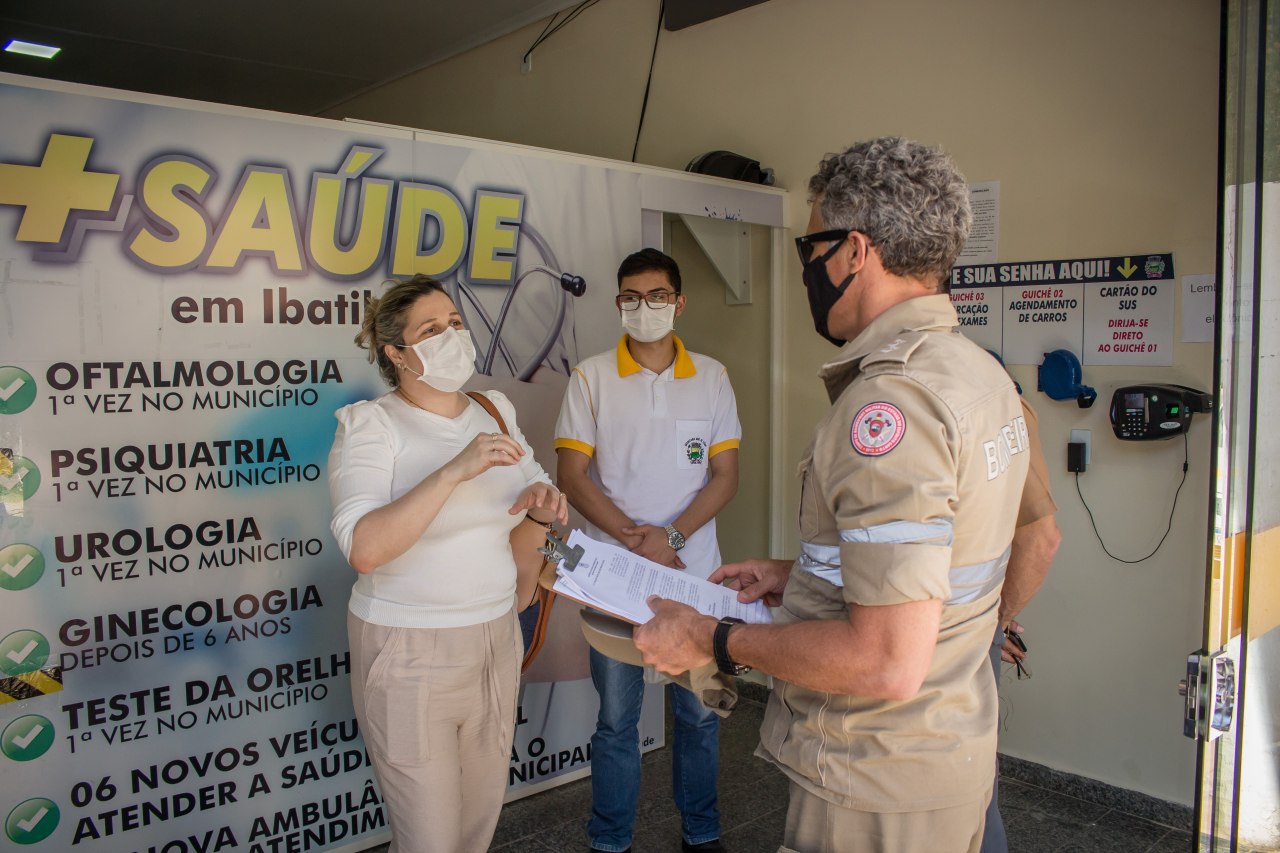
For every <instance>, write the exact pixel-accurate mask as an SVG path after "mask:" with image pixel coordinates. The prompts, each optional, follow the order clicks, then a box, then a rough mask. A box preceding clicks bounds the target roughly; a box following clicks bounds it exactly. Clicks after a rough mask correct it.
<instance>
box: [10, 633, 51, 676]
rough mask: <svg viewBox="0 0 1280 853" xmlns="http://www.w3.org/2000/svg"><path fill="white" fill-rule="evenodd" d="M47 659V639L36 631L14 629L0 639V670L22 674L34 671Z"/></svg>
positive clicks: (12, 673)
mask: <svg viewBox="0 0 1280 853" xmlns="http://www.w3.org/2000/svg"><path fill="white" fill-rule="evenodd" d="M48 659H49V641H48V640H46V639H45V638H44V635H43V634H41V633H40V632H38V631H32V630H29V629H27V630H22V631H14V632H13V633H12V634H10V635H9V636H7V637H5V638H4V639H3V640H0V672H3V673H4V674H5V675H24V674H26V673H28V672H35V671H36V670H37V669H39V668H40V667H42V666H44V662H45V661H47V660H48Z"/></svg>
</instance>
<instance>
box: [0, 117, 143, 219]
mask: <svg viewBox="0 0 1280 853" xmlns="http://www.w3.org/2000/svg"><path fill="white" fill-rule="evenodd" d="M92 147H93V140H92V139H90V138H89V137H87V136H66V135H64V134H60V133H54V134H50V136H49V142H48V143H47V144H46V145H45V149H44V159H42V160H41V161H40V165H39V166H21V165H18V164H15V163H0V204H16V205H21V206H22V207H25V208H26V210H25V211H24V212H23V214H22V221H21V222H20V223H19V224H18V234H17V238H18V240H20V241H21V242H24V243H57V242H58V241H59V240H61V239H62V230H63V228H64V227H65V226H66V224H67V217H68V216H70V214H71V211H73V210H90V211H95V212H97V211H107V210H110V209H111V200H112V199H113V198H115V194H116V185H117V184H119V183H120V176H119V175H112V174H107V173H105V172H90V171H87V170H86V169H85V166H86V165H87V164H88V162H89V149H91V148H92Z"/></svg>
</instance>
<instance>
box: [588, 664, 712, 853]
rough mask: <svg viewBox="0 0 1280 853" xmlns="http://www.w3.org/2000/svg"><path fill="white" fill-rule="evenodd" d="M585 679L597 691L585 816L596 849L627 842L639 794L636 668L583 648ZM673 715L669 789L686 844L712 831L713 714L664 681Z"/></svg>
mask: <svg viewBox="0 0 1280 853" xmlns="http://www.w3.org/2000/svg"><path fill="white" fill-rule="evenodd" d="M591 681H592V683H593V684H595V687H596V692H597V693H598V694H600V716H599V718H598V719H597V720H596V732H595V734H593V735H592V736H591V821H590V822H589V823H588V824H587V835H588V837H590V839H591V846H592V847H593V848H595V849H597V850H607V851H614V853H618V851H622V850H626V849H627V848H628V847H630V846H631V837H632V834H633V832H634V830H635V821H636V800H637V798H638V797H639V794H640V731H639V728H638V725H639V722H640V703H641V701H642V699H643V697H644V670H643V669H642V668H640V667H638V666H631V665H630V664H625V663H622V662H620V661H616V660H613V659H612V658H608V657H605V656H604V655H602V654H600V653H599V652H597V651H596V650H595V649H591ZM667 696H668V697H669V699H670V701H671V710H672V711H673V712H674V715H675V743H674V745H673V747H672V751H671V790H672V795H673V798H674V799H675V802H676V808H678V809H679V810H680V831H681V833H682V834H683V835H684V840H685V841H687V842H689V843H690V844H702V843H704V842H707V841H714V840H715V839H717V838H719V837H720V807H719V806H718V805H717V801H716V778H717V777H718V776H719V773H720V718H719V717H717V716H716V715H715V714H714V713H712V712H711V711H710V710H708V709H707V708H706V707H704V706H703V704H702V703H701V702H699V701H698V699H697V697H695V696H694V695H693V694H692V693H690V692H689V691H688V690H685V689H684V688H683V687H677V686H676V685H674V684H668V685H667Z"/></svg>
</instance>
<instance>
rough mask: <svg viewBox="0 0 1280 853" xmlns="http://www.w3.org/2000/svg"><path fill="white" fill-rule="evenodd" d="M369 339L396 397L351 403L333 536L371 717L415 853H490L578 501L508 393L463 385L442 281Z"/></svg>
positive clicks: (335, 480)
mask: <svg viewBox="0 0 1280 853" xmlns="http://www.w3.org/2000/svg"><path fill="white" fill-rule="evenodd" d="M356 343H357V344H358V345H359V346H361V347H362V348H364V349H367V350H368V351H369V360H370V361H373V362H376V363H377V365H378V368H379V370H380V371H381V373H382V378H383V379H384V380H385V381H386V382H387V384H388V385H389V386H391V388H392V391H391V392H390V393H387V394H384V395H382V396H381V397H378V398H376V399H373V400H366V401H364V402H360V403H355V404H353V405H350V406H345V407H343V408H342V409H339V410H338V412H337V413H336V414H337V418H338V431H337V434H336V435H335V437H334V442H333V449H332V450H331V451H330V454H329V491H330V495H331V497H332V499H333V524H332V526H333V534H334V536H335V537H336V539H337V541H338V544H339V546H340V547H341V549H342V553H343V554H344V555H345V556H346V558H347V561H348V562H349V563H350V564H351V566H352V568H354V569H355V570H356V572H358V573H359V574H358V577H357V579H356V582H355V585H354V586H353V587H352V590H351V598H350V601H349V603H348V613H347V633H348V638H349V640H350V643H351V692H352V697H353V699H354V702H355V709H356V716H357V718H358V719H359V721H360V728H361V731H362V732H363V734H364V739H365V744H366V746H367V747H368V750H369V755H370V757H371V758H372V760H373V767H374V771H375V773H376V775H377V777H378V782H379V785H380V786H381V789H382V794H383V797H384V799H385V805H386V808H387V812H388V817H389V819H390V823H391V830H392V834H393V836H394V840H393V841H392V844H391V850H392V851H393V853H395V851H401V853H408V851H412V853H436V851H439V853H460V852H461V851H483V850H486V849H488V846H489V841H490V840H491V838H492V836H493V830H494V827H495V826H496V825H497V821H498V815H499V812H500V811H501V809H502V800H503V794H504V792H505V790H506V778H507V767H508V764H509V761H510V754H511V743H512V737H513V734H514V728H515V718H516V690H517V686H518V682H519V678H520V660H521V657H522V654H523V642H522V640H521V637H520V630H519V627H518V625H517V621H516V611H517V609H518V608H517V605H519V606H520V607H523V606H524V605H526V604H528V602H529V601H530V599H531V598H532V596H533V593H534V591H535V589H536V582H537V577H536V576H537V569H538V566H539V564H540V558H539V556H538V554H537V553H536V549H537V547H538V546H539V545H540V544H541V542H542V540H543V537H544V535H545V532H546V530H547V529H548V528H549V527H550V526H551V525H552V524H553V523H554V522H556V521H560V522H561V523H563V522H564V521H565V520H566V513H567V510H566V504H565V499H564V497H563V496H562V495H560V493H559V492H557V491H556V489H555V487H554V486H552V484H551V479H550V477H548V476H547V474H546V472H544V471H543V470H542V468H541V467H540V466H539V465H538V463H537V462H536V461H535V460H534V458H533V452H532V450H531V449H530V448H529V445H528V443H527V442H526V441H525V440H524V436H523V435H522V434H521V433H520V430H519V428H518V427H517V426H516V413H515V410H514V408H513V407H512V405H511V403H510V401H508V400H507V398H506V397H505V396H504V395H502V394H499V393H497V392H494V391H490V392H488V394H487V395H467V394H463V393H462V392H461V391H460V390H459V389H461V387H462V385H463V384H464V383H465V382H466V381H467V380H468V379H469V378H470V377H471V375H472V374H473V373H474V370H475V347H474V345H473V344H472V342H471V336H470V334H469V333H468V332H467V331H466V329H464V328H463V324H462V318H461V316H460V315H459V313H458V311H457V307H456V306H455V305H454V304H453V300H451V299H450V298H449V295H448V293H446V292H445V290H444V288H443V287H442V286H441V285H440V284H439V282H437V281H435V280H434V279H431V278H429V277H427V276H423V275H418V276H414V277H413V278H412V279H409V280H408V281H404V282H400V283H398V284H396V285H394V286H392V287H391V288H389V289H388V290H387V292H386V293H385V294H384V295H383V296H382V298H380V299H376V300H370V302H369V305H368V309H367V311H366V313H365V319H364V323H363V326H362V328H361V331H360V334H359V335H357V336H356Z"/></svg>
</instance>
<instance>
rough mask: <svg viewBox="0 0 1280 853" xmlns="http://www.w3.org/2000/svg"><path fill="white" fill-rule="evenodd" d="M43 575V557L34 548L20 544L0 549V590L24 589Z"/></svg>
mask: <svg viewBox="0 0 1280 853" xmlns="http://www.w3.org/2000/svg"><path fill="white" fill-rule="evenodd" d="M43 574H44V555H43V554H41V553H40V552H39V551H38V550H36V549H35V548H32V547H31V546H30V545H26V544H23V543H21V542H18V543H15V544H13V545H7V546H5V547H4V548H0V589H7V590H11V591H16V590H19V589H26V588H27V587H30V586H33V585H35V582H36V581H38V580H40V577H41V575H43Z"/></svg>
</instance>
